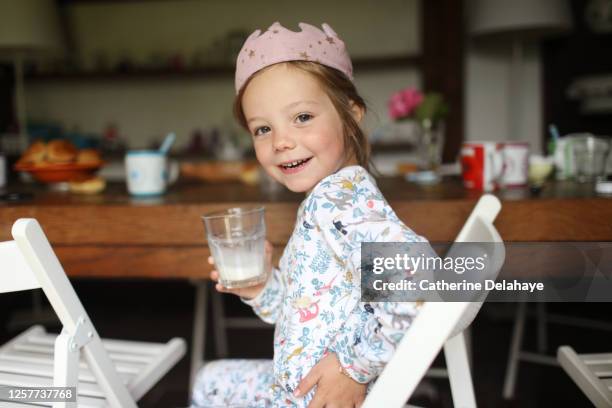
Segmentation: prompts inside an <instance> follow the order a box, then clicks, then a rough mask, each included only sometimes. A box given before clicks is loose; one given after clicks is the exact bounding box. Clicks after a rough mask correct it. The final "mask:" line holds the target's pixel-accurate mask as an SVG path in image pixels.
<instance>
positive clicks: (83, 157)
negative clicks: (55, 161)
mask: <svg viewBox="0 0 612 408" xmlns="http://www.w3.org/2000/svg"><path fill="white" fill-rule="evenodd" d="M101 161H102V158H101V157H100V153H98V151H97V150H95V149H83V150H79V153H78V154H77V157H76V162H77V163H78V164H100V162H101Z"/></svg>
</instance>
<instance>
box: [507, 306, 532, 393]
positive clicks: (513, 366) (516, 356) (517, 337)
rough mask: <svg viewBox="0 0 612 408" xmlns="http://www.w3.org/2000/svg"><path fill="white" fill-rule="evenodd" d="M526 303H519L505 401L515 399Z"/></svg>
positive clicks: (509, 355)
mask: <svg viewBox="0 0 612 408" xmlns="http://www.w3.org/2000/svg"><path fill="white" fill-rule="evenodd" d="M526 309H527V303H526V302H519V303H517V308H516V316H515V318H514V328H513V329H512V340H511V342H510V352H509V354H508V365H507V366H506V377H505V379H504V391H503V397H504V399H512V398H514V388H515V385H516V377H517V375H518V368H519V366H518V365H519V360H520V354H521V346H522V345H523V331H524V329H525V314H526Z"/></svg>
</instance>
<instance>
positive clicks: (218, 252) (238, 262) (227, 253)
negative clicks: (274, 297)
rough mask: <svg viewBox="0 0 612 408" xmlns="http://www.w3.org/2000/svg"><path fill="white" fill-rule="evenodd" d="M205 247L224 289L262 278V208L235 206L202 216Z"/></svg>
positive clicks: (263, 241)
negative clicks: (207, 247) (209, 252)
mask: <svg viewBox="0 0 612 408" xmlns="http://www.w3.org/2000/svg"><path fill="white" fill-rule="evenodd" d="M202 220H203V221H204V225H205V226H206V237H207V239H208V246H209V247H210V251H211V253H212V256H213V258H214V259H215V265H216V267H217V270H218V271H219V283H220V284H222V285H223V286H225V287H226V288H243V287H246V286H252V285H256V284H258V283H261V282H263V281H265V280H266V272H265V268H264V262H265V256H264V255H265V254H264V243H265V238H266V224H265V221H264V208H263V207H237V208H229V209H227V210H223V211H219V212H215V213H211V214H207V215H204V216H202Z"/></svg>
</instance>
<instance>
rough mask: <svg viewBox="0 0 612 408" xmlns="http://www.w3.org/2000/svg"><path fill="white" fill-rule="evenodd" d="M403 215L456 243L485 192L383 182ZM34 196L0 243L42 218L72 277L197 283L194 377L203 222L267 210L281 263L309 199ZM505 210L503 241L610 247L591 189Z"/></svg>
mask: <svg viewBox="0 0 612 408" xmlns="http://www.w3.org/2000/svg"><path fill="white" fill-rule="evenodd" d="M378 183H379V187H380V188H381V190H382V192H383V194H384V195H385V197H386V198H387V200H388V201H389V203H390V204H391V206H392V207H393V208H394V209H395V211H396V212H397V214H398V216H399V217H400V218H401V219H402V220H403V221H404V222H405V223H406V224H407V225H408V226H409V227H411V228H412V229H413V230H414V231H415V232H417V233H418V234H420V235H423V236H425V237H427V238H428V239H429V240H430V241H435V242H450V241H453V240H454V237H455V235H456V234H457V233H458V231H459V229H460V228H461V226H462V225H463V222H464V221H465V219H466V218H467V216H468V214H469V212H470V211H471V209H472V207H473V206H474V204H475V203H476V201H477V199H478V197H480V195H481V193H478V192H472V191H467V190H465V189H464V188H463V187H462V186H461V183H460V182H459V180H458V179H448V180H445V181H444V182H442V183H440V184H438V185H435V186H429V187H423V186H417V185H414V184H409V183H407V182H405V181H404V180H403V179H401V178H384V179H380V180H379V182H378ZM9 188H10V189H11V190H13V191H24V192H32V193H33V194H34V198H33V199H32V200H30V201H25V202H22V203H1V202H0V241H2V240H8V239H11V237H10V230H11V225H12V224H13V222H14V221H15V220H16V219H17V218H20V217H34V218H37V219H38V220H39V222H40V223H41V225H42V226H43V229H44V230H45V233H46V234H47V235H48V237H49V240H50V241H51V243H52V245H53V247H54V249H55V250H56V252H57V254H58V257H59V258H60V260H61V262H62V264H63V265H64V268H65V269H66V271H67V273H68V274H69V276H70V277H73V278H74V277H79V278H111V277H112V278H121V277H125V278H151V279H190V280H192V281H193V282H194V283H195V284H196V288H197V289H196V303H195V310H194V328H193V330H194V332H193V348H192V373H195V371H196V370H197V368H198V367H199V365H200V363H201V361H202V355H203V348H204V340H205V338H204V327H205V316H206V312H205V310H206V303H207V298H206V295H207V290H208V289H207V288H208V285H207V278H208V276H209V272H210V268H209V265H208V264H207V263H206V262H205V260H206V258H207V256H208V255H209V251H208V247H207V245H206V240H205V236H204V228H203V225H202V222H201V220H200V216H201V215H202V214H205V213H208V212H211V211H214V210H219V209H223V208H227V207H231V206H237V205H249V204H264V205H265V207H266V223H267V230H268V239H269V240H270V241H271V242H272V243H273V244H274V245H275V247H277V250H276V251H275V255H276V257H278V256H280V253H281V252H282V247H283V246H284V243H286V242H287V240H288V238H289V236H290V234H291V232H292V229H293V223H294V221H295V216H296V211H297V208H298V206H299V203H300V202H301V200H303V198H304V195H303V194H295V193H291V192H288V191H281V192H276V193H262V192H261V191H260V188H259V187H256V186H255V187H253V186H250V187H249V186H244V185H242V184H202V183H197V184H193V183H192V184H189V183H183V184H179V185H176V186H173V187H172V188H171V189H170V191H169V192H168V193H167V194H166V195H164V196H163V197H160V198H155V199H135V198H132V197H130V196H129V195H127V193H126V191H125V186H124V185H123V184H111V185H109V187H108V188H107V189H106V191H105V192H104V193H103V194H100V195H94V196H80V195H74V194H70V193H62V192H52V191H49V190H48V189H45V188H44V187H36V186H9ZM497 195H498V196H499V198H500V199H501V200H502V202H503V206H502V211H501V213H500V215H499V217H498V218H497V221H496V223H495V224H496V227H497V229H498V231H499V232H500V234H501V236H502V238H503V239H504V240H505V241H507V242H508V241H612V199H610V198H603V197H597V196H596V195H595V194H594V192H593V185H591V184H583V185H579V184H575V183H571V182H567V183H552V184H549V185H548V186H546V188H545V189H544V190H543V191H542V193H541V194H540V195H539V196H538V197H533V196H531V195H530V193H529V191H528V190H527V189H512V190H507V191H502V192H499V193H498V194H497Z"/></svg>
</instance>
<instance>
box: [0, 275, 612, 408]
mask: <svg viewBox="0 0 612 408" xmlns="http://www.w3.org/2000/svg"><path fill="white" fill-rule="evenodd" d="M73 284H74V286H75V289H76V291H77V293H78V295H79V297H80V298H81V300H82V302H83V303H84V306H85V309H86V310H87V311H88V313H89V315H90V317H91V319H92V320H93V322H94V324H95V325H96V327H97V329H98V332H99V333H100V335H101V336H102V337H108V338H124V339H133V340H150V341H166V340H168V339H169V338H171V337H174V336H180V337H184V338H185V339H187V341H188V343H190V341H191V324H192V307H193V288H192V287H191V286H190V285H189V284H187V283H185V282H180V281H128V282H126V281H108V280H74V281H73ZM31 304H32V296H31V294H30V293H28V292H24V293H11V294H7V295H2V296H0V343H4V341H6V340H8V339H10V338H11V337H13V336H14V335H16V334H17V333H19V331H20V328H17V327H14V326H10V323H11V316H12V315H13V312H14V311H17V310H28V309H31ZM226 308H227V311H228V314H232V315H249V314H250V313H251V312H250V310H249V308H248V307H247V306H245V305H243V304H242V303H241V302H240V301H238V300H237V299H236V298H233V297H229V296H228V297H227V298H226ZM549 309H550V310H552V311H554V312H559V313H561V312H562V313H566V314H573V315H582V316H590V317H598V318H600V319H606V318H607V319H608V320H610V317H609V316H610V306H609V305H608V304H605V303H600V304H552V305H549ZM126 311H127V312H126ZM513 312H514V305H511V304H487V305H485V307H484V308H483V310H482V313H481V315H480V316H479V318H478V319H477V321H476V322H475V324H474V326H473V348H474V358H475V368H474V381H475V388H476V395H477V399H478V403H479V406H481V407H521V408H523V407H526V408H530V407H588V406H591V405H590V403H589V402H588V400H587V399H586V398H585V397H584V396H583V395H582V393H581V392H580V391H579V390H578V388H577V387H576V386H575V385H574V384H573V383H572V382H571V380H570V379H569V378H568V377H567V376H566V375H565V374H564V373H563V371H562V370H561V369H560V368H558V367H548V366H541V365H536V364H531V363H522V364H521V366H520V371H519V380H518V385H517V392H516V399H515V400H514V401H510V402H507V401H504V400H503V399H502V398H501V392H502V391H501V390H502V384H503V377H504V373H505V368H506V358H507V353H508V345H509V341H510V335H511V329H512V315H513ZM209 321H210V318H209ZM9 326H10V327H9ZM47 326H48V327H49V329H50V330H54V329H55V330H57V329H58V326H57V324H54V323H53V322H51V323H49V324H47ZM207 332H208V333H211V332H212V328H211V327H209V328H208V331H207ZM526 333H527V334H526V335H527V337H526V346H527V347H533V345H534V344H535V338H534V333H535V329H534V326H533V321H530V322H529V326H528V327H527V330H526ZM229 338H230V340H229V342H230V344H229V351H230V357H241V358H271V356H272V330H245V331H240V332H236V331H234V332H230V333H229ZM549 338H550V340H549V346H550V350H556V347H557V346H558V345H560V344H570V345H572V346H573V347H574V348H575V349H576V350H577V351H579V352H603V351H608V352H609V351H611V350H612V341H611V339H612V333H611V332H602V331H596V330H587V329H577V328H570V327H561V326H551V327H550V332H549ZM214 357H215V349H214V340H213V338H212V336H209V338H208V342H207V347H206V358H207V359H212V358H214ZM188 376H189V359H188V357H185V358H184V359H183V360H182V361H181V362H180V363H179V364H178V365H177V366H176V367H175V368H173V369H172V371H170V372H169V373H168V375H166V377H164V378H163V379H162V381H161V382H160V383H159V384H158V386H157V387H155V388H154V389H153V391H151V392H150V393H149V394H147V395H146V396H145V397H144V399H143V400H142V401H141V402H140V404H139V406H140V407H184V406H187V405H188V404H189V400H188V391H187V388H188V386H187V382H188ZM426 381H427V384H426V386H424V387H421V389H422V390H423V392H422V393H421V395H420V396H418V398H415V399H413V400H411V402H413V403H415V404H422V405H424V406H430V407H451V406H452V403H451V399H450V389H449V387H448V385H447V382H446V381H444V380H426ZM432 389H433V390H435V394H437V398H436V397H432V394H431V393H430V392H428V390H429V391H431V390H432Z"/></svg>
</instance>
